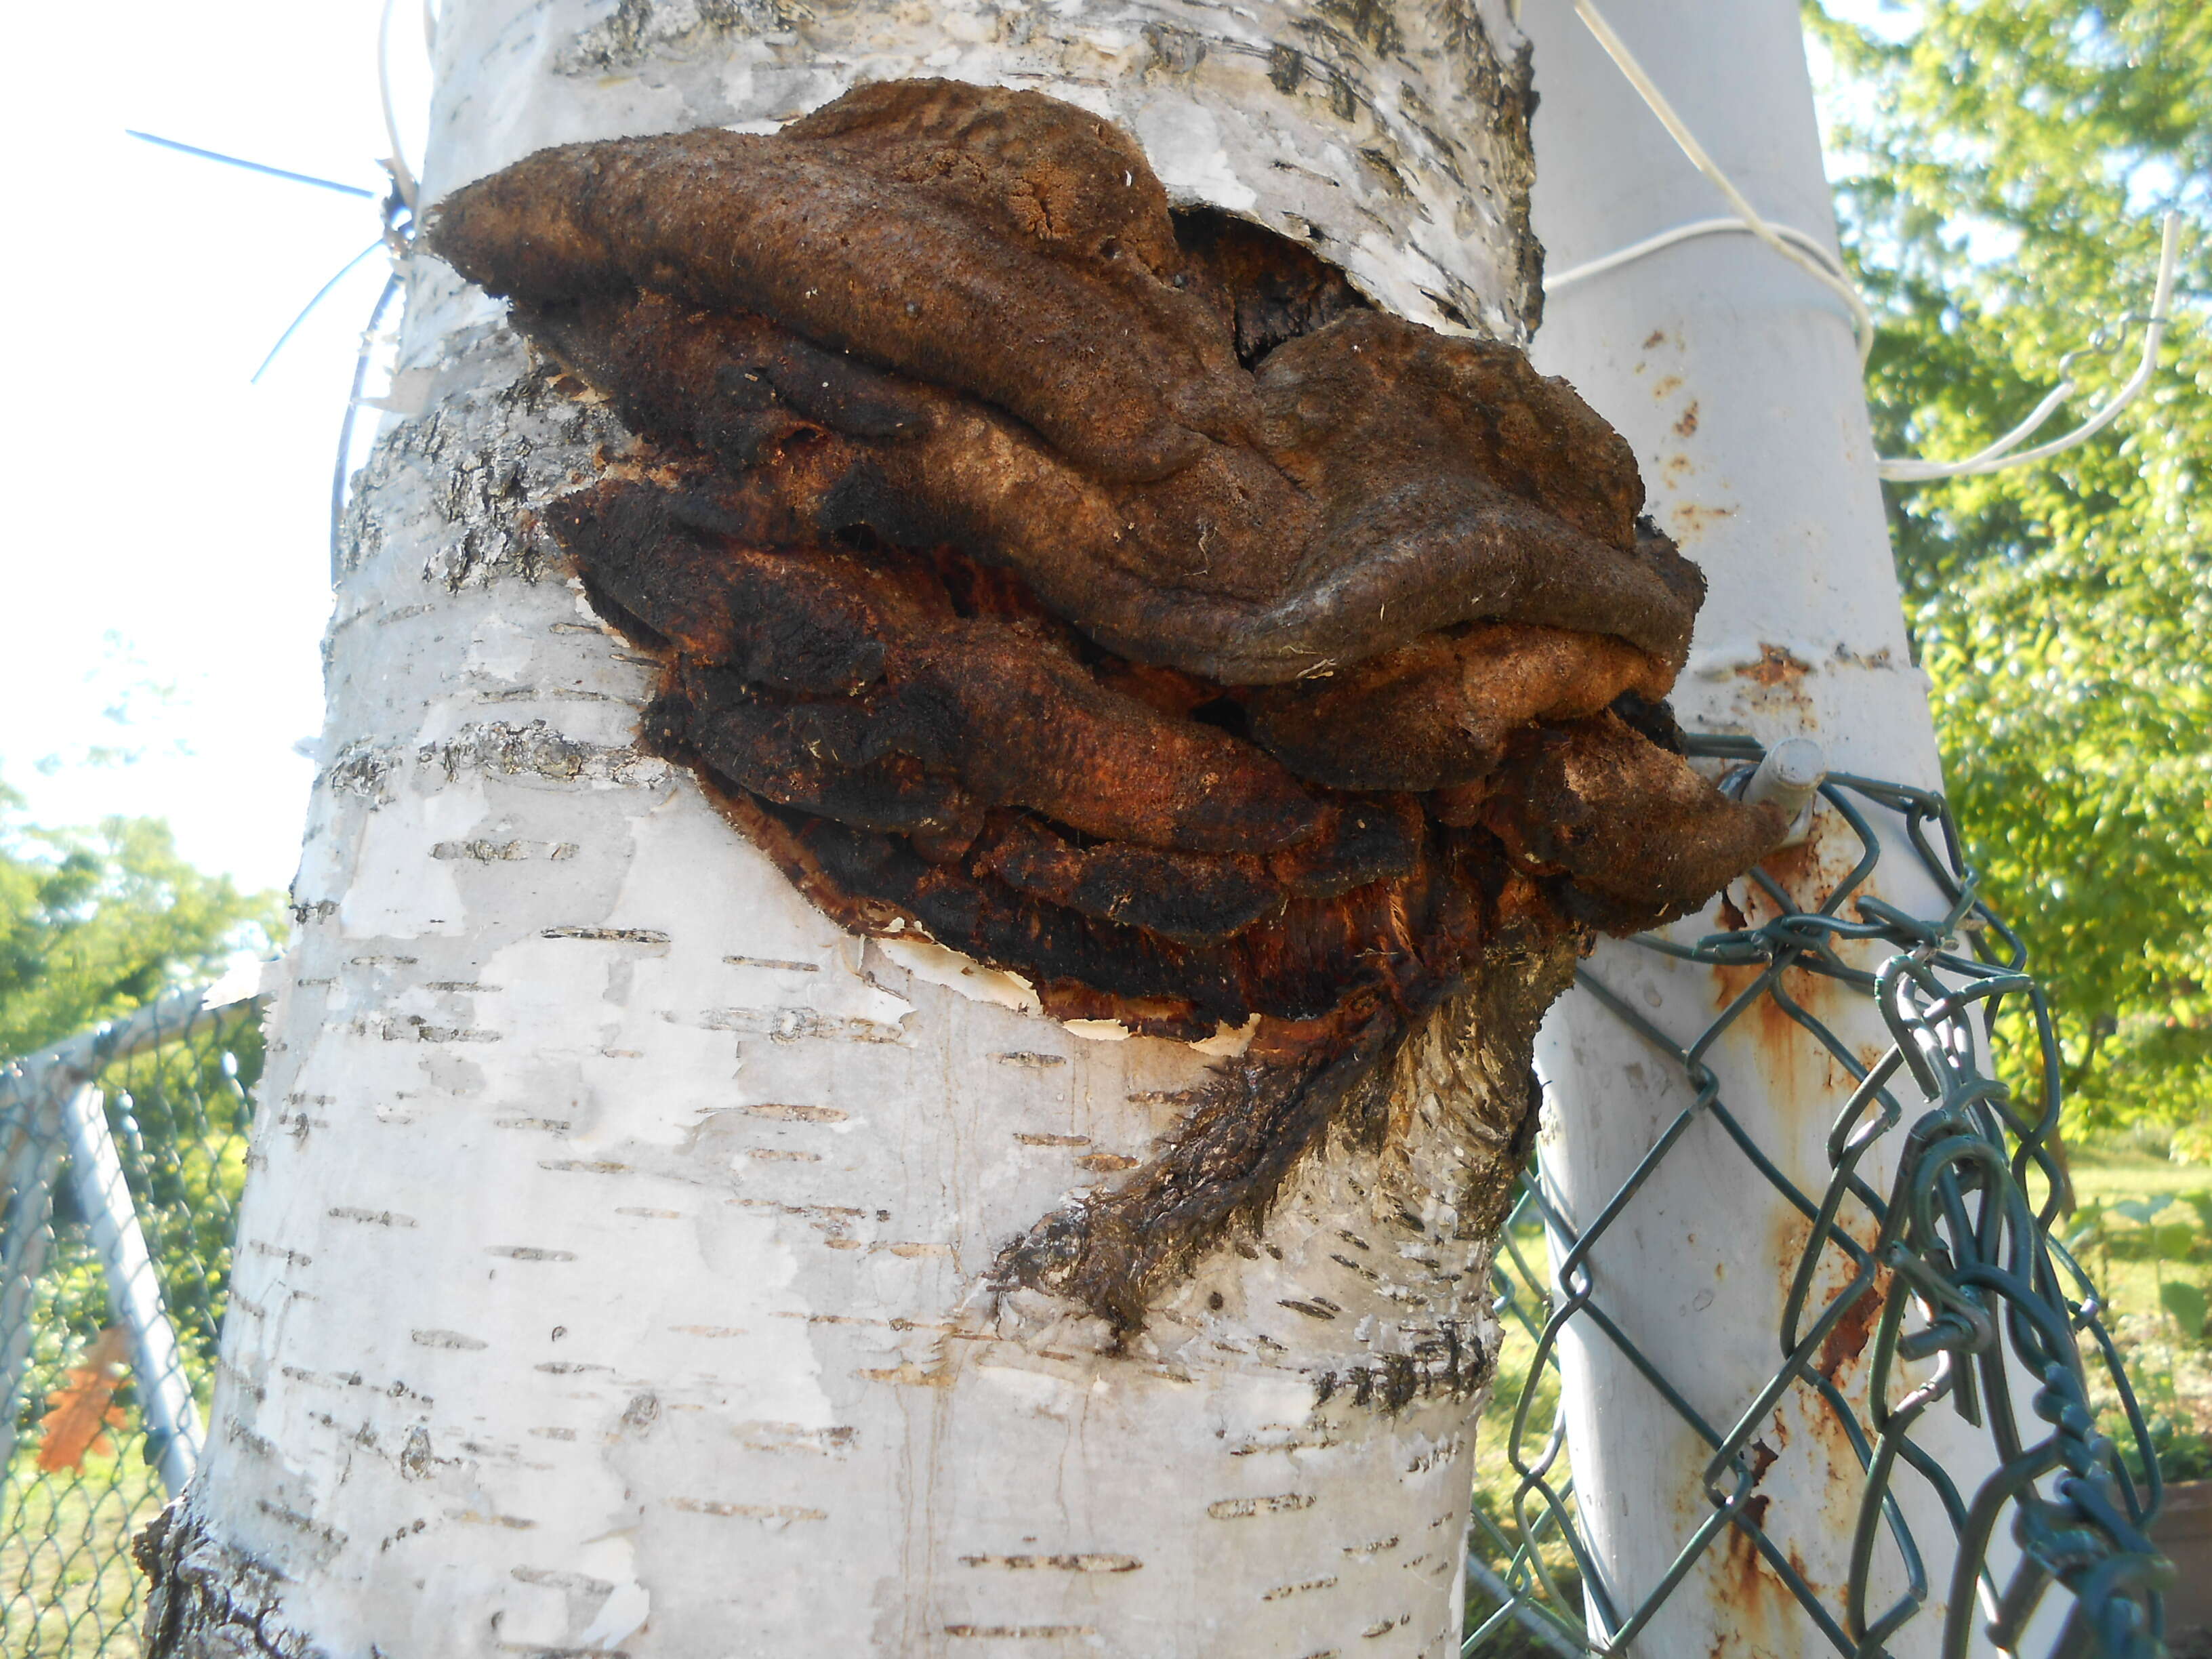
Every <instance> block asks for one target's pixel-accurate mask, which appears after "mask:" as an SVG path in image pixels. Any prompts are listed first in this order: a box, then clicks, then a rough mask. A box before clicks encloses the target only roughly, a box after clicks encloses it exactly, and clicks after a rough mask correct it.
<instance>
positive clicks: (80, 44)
mask: <svg viewBox="0 0 2212 1659" xmlns="http://www.w3.org/2000/svg"><path fill="white" fill-rule="evenodd" d="M420 3H423V0H397V3H396V4H395V5H394V7H393V12H394V15H393V17H392V25H391V37H390V40H391V63H392V88H393V94H394V104H395V106H396V107H397V109H398V114H399V122H400V128H401V136H402V139H403V142H404V144H405V145H406V146H407V148H408V150H409V153H410V155H413V156H415V157H416V158H417V159H418V160H419V155H420V133H421V130H422V126H423V125H424V123H423V114H422V112H423V109H424V106H425V102H426V100H427V96H428V67H427V61H426V58H425V53H424V50H423V40H422V15H421V13H420V11H419V10H418V9H417V6H418V5H419V4H420ZM1536 3H1564V0H1536ZM382 4H383V0H206V3H201V4H196V5H192V6H178V5H176V4H174V3H173V0H171V3H160V4H156V3H151V0H113V3H111V4H109V5H107V6H105V7H102V8H100V9H99V10H98V11H96V12H94V13H91V14H87V13H85V12H84V11H82V9H77V8H70V7H63V6H40V7H24V8H19V9H18V15H15V16H12V17H11V19H10V28H9V37H10V52H11V57H12V58H13V60H14V61H15V63H16V64H17V65H18V68H17V71H16V72H15V74H14V75H13V76H11V77H10V88H9V92H10V96H9V99H8V100H6V101H5V103H4V105H0V126H4V131H5V133H6V137H7V143H8V151H7V153H8V154H9V155H14V156H15V157H16V158H17V183H16V188H17V191H18V203H17V206H16V209H15V216H14V232H13V236H12V239H11V240H12V241H13V244H14V246H15V247H16V250H17V252H16V254H15V257H14V258H11V259H10V260H9V261H8V262H7V264H6V265H5V267H4V274H0V286H4V288H5V290H6V292H5V295H4V297H5V300H6V301H7V315H8V316H9V319H10V321H11V326H10V328H9V336H8V343H7V350H6V355H7V357H8V360H9V369H10V371H11V374H10V379H11V382H12V384H13V385H14V386H15V396H14V397H13V398H8V399H6V400H5V401H4V405H0V408H4V412H0V423H4V428H3V429H4V432H5V436H6V440H7V453H10V454H13V455H14V456H15V458H16V459H15V473H14V475H13V476H14V477H15V478H16V480H17V484H18V492H17V496H16V500H15V505H14V507H12V508H11V509H10V510H9V513H7V514H6V515H5V517H4V520H0V784H4V785H6V786H7V787H10V788H12V789H14V790H15V791H16V792H17V793H20V794H21V795H23V796H24V797H26V798H27V813H26V816H27V817H28V819H29V820H30V821H31V822H33V823H42V824H82V823H92V822H94V821H96V820H97V819H99V818H100V817H103V816H105V815H106V814H110V813H124V814H132V815H137V814H145V815H150V816H156V817H165V818H167V820H168V821H169V823H170V824H171V826H172V827H173V829H174V831H175V833H176V836H177V841H178V845H179V848H180V850H181V851H182V852H183V853H184V854H185V857H186V858H188V859H189V860H191V861H192V862H193V863H195V864H196V865H197V866H200V867H201V868H203V869H205V870H209V871H211V872H222V873H227V874H228V875H230V876H232V877H233V878H234V879H236V880H237V881H238V882H239V883H240V884H241V885H242V886H244V887H246V888H248V889H260V888H281V887H283V886H284V885H286V884H288V883H289V881H290V879H291V876H292V872H293V869H294V866H295V862H296V860H297V853H298V847H299V839H300V830H301V823H302V821H303V817H304V814H305V810H306V798H307V786H308V784H309V782H310V781H311V780H312V778H313V766H312V764H311V763H310V762H309V761H308V760H307V758H306V757H304V756H303V755H302V754H301V752H300V750H299V749H298V748H297V747H296V745H298V744H301V743H303V742H305V741H307V740H309V739H312V738H313V737H314V736H315V734H316V733H317V732H319V728H320V726H321V720H322V693H321V685H320V668H319V645H320V641H321V637H322V631H323V627H324V623H325V620H326V618H327V616H328V614H329V609H330V592H329V587H328V523H329V489H330V477H331V463H332V459H333V456H334V453H335V448H336V443H337V431H338V427H339V423H340V421H341V419H342V417H343V413H344V403H345V398H346V393H347V389H348V386H349V382H350V380H351V377H352V374H353V367H354V360H355V355H356V351H357V349H359V343H360V337H361V331H362V325H363V323H364V321H365V320H366V319H367V316H368V311H369V308H370V307H371V306H372V305H373V304H374V301H375V297H376V295H377V292H378V290H379V289H380V286H381V284H382V283H383V281H384V278H385V276H386V270H387V266H386V261H385V259H384V258H383V256H382V255H381V253H379V254H377V255H374V256H373V257H372V258H369V259H368V260H365V261H364V262H363V263H362V264H361V265H360V266H358V267H357V268H356V270H354V271H353V272H352V273H351V274H350V275H349V276H347V277H345V278H344V279H343V281H341V282H340V283H338V284H337V287H336V289H334V290H333V291H332V292H331V295H329V296H328V297H327V298H326V299H325V300H324V301H323V302H322V304H321V305H320V306H319V307H317V309H316V311H315V313H313V315H312V316H311V317H309V318H308V319H307V321H306V322H305V323H304V324H303V325H301V328H300V330H299V331H298V332H297V333H296V334H295V336H294V337H293V338H292V340H291V341H290V343H289V344H288V345H287V346H286V347H285V348H284V349H283V352H282V354H281V355H280V356H278V357H277V359H276V362H275V363H274V364H273V365H272V366H271V367H270V369H269V370H268V372H267V373H266V374H264V375H263V377H262V379H261V380H260V382H259V384H258V385H254V384H251V380H252V375H253V373H254V370H255V368H256V367H257V365H258V364H259V363H260V362H261V360H262V358H263V357H264V356H265V355H266V354H267V352H268V350H269V349H270V345H271V344H272V343H274V342H275V341H276V338H277V337H278V336H279V335H280V334H281V333H283V330H284V327H285V325H286V324H287V323H288V322H289V321H290V319H292V317H293V316H294V315H295V313H297V312H298V310H299V308H300V307H301V306H302V305H303V304H304V303H305V302H306V301H307V299H308V297H309V296H310V295H313V293H314V292H315V290H316V289H318V288H319V287H320V286H321V285H322V284H323V283H325V281H326V280H327V279H328V278H329V277H330V276H331V275H332V274H333V273H334V272H336V271H337V270H338V269H339V268H340V267H341V266H342V265H343V264H345V262H346V261H347V260H348V259H349V258H352V257H353V256H354V255H355V254H356V252H360V251H361V250H362V248H363V247H365V246H367V245H368V243H369V242H371V241H372V240H374V238H375V235H376V231H377V217H376V209H375V204H374V203H372V202H369V201H365V200H362V199H361V198H359V197H346V196H341V195H338V194H337V193H334V192H331V191H322V190H318V189H313V188H310V187H308V186H306V185H296V184H291V183H286V182H283V181H279V180H276V179H268V178H264V177H260V176H258V175H256V174H253V173H247V172H244V171H241V170H239V169H236V168H233V167H223V166H219V165H216V164H215V163H212V162H209V161H200V160H197V159H194V158H192V157H190V156H185V155H178V154H176V153H174V152H173V151H168V150H164V149H157V148H155V147H154V146H152V145H150V144H146V143H141V142H139V141H137V140H136V139H133V138H131V137H126V136H125V133H126V130H127V129H132V128H136V129H138V130H140V131H149V132H154V133H157V134H160V135H161V136H162V137H168V138H173V139H176V140H178V141H180V142H182V143H190V144H196V145H198V146H201V147H203V148H204V149H214V150H220V151H223V152H225V153H228V154H230V155H239V156H244V157H246V158H249V159H252V160H255V161H264V162H267V163H270V165H273V166H276V167H286V168H289V169H292V170H294V171H296V172H301V173H313V174H316V175H319V176H321V177H324V178H327V179H335V180H338V181H342V182H344V183H348V184H353V185H362V186H364V187H368V188H370V189H374V190H377V191H381V190H382V188H383V184H384V179H383V174H382V173H381V172H380V168H379V167H378V165H377V162H378V159H379V158H380V157H381V156H383V155H386V154H388V153H389V148H390V147H389V145H388V144H387V143H386V137H385V131H384V124H383V120H382V118H381V116H380V111H379V105H378V95H377V74H376V40H377V27H378V18H379V15H380V11H381V9H382ZM1838 9H1840V10H1842V11H1844V13H1846V14H1847V15H1854V16H1857V17H1860V18H1863V19H1864V20H1866V21H1880V22H1883V23H1886V24H1887V26H1888V27H1893V28H1901V27H1905V24H1906V22H1907V21H1908V20H1909V15H1908V14H1906V13H1905V12H1901V11H1899V9H1897V8H1896V7H1894V6H1892V5H1888V4H1887V3H1885V0H1846V3H1844V4H1843V5H1841V6H1839V7H1838ZM87 15H93V16H96V17H97V18H98V19H99V20H100V26H101V28H100V36H99V37H98V38H96V39H95V38H88V36H87V34H86V33H85V31H84V28H83V19H84V18H85V17H86V16H87ZM25 197H27V199H24V198H25ZM368 389H369V392H370V393H371V395H374V393H375V392H377V391H378V390H379V389H380V388H379V387H378V386H376V385H375V384H374V381H372V384H371V386H370V387H369V388H368ZM372 425H373V416H366V412H365V418H364V419H363V421H362V441H363V442H364V443H365V441H366V439H367V437H368V435H369V428H371V426H372Z"/></svg>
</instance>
